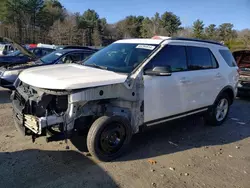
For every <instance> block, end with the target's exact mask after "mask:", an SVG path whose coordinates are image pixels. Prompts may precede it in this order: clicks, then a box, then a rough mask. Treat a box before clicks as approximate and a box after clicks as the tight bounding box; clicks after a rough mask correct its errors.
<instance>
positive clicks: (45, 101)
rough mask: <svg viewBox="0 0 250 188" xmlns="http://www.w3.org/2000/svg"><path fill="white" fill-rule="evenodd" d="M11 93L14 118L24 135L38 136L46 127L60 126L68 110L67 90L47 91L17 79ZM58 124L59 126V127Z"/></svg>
mask: <svg viewBox="0 0 250 188" xmlns="http://www.w3.org/2000/svg"><path fill="white" fill-rule="evenodd" d="M15 84H17V85H18V86H17V87H16V90H15V91H13V93H12V95H11V100H12V105H13V110H14V114H13V115H14V120H15V124H16V126H18V129H19V130H21V131H22V133H23V134H24V135H33V136H36V137H37V136H40V135H45V134H46V128H49V127H51V126H59V125H60V126H61V125H62V124H63V123H64V122H65V121H64V120H65V114H66V112H67V110H68V95H67V94H68V92H59V91H58V92H57V93H56V95H55V93H52V92H51V93H49V91H48V92H46V91H44V90H42V89H37V88H34V87H32V86H29V85H27V84H25V83H23V82H20V81H19V80H17V81H16V83H15ZM60 126H59V127H60Z"/></svg>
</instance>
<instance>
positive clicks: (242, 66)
mask: <svg viewBox="0 0 250 188" xmlns="http://www.w3.org/2000/svg"><path fill="white" fill-rule="evenodd" d="M233 56H234V58H235V60H236V62H237V65H238V67H239V74H240V78H239V83H238V96H239V97H240V96H250V50H241V51H235V52H233Z"/></svg>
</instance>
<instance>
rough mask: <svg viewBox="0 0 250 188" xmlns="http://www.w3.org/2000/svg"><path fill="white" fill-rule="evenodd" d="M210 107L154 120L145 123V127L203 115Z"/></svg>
mask: <svg viewBox="0 0 250 188" xmlns="http://www.w3.org/2000/svg"><path fill="white" fill-rule="evenodd" d="M209 107H210V106H208V107H204V108H200V109H196V110H192V111H188V112H184V113H181V114H176V115H173V116H169V117H165V118H160V119H156V120H152V121H149V122H145V123H144V126H146V127H149V126H152V125H157V124H161V123H164V122H168V121H172V120H176V119H180V118H184V117H187V116H191V115H194V114H199V113H203V112H205V111H207V110H208V109H209Z"/></svg>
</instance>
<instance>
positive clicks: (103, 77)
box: [19, 64, 127, 90]
mask: <svg viewBox="0 0 250 188" xmlns="http://www.w3.org/2000/svg"><path fill="white" fill-rule="evenodd" d="M126 78H127V76H126V75H124V74H119V73H115V72H112V71H107V70H102V69H97V68H92V67H87V66H83V65H77V64H62V65H47V66H40V67H34V68H29V69H27V70H24V71H23V72H21V74H20V75H19V79H20V80H21V81H23V82H24V83H26V84H29V85H31V86H34V87H38V88H45V89H60V90H63V89H80V88H87V87H96V86H103V85H109V84H117V83H123V82H125V80H126Z"/></svg>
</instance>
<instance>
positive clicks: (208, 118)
mask: <svg viewBox="0 0 250 188" xmlns="http://www.w3.org/2000/svg"><path fill="white" fill-rule="evenodd" d="M222 100H226V101H227V103H228V107H227V111H226V114H225V116H224V118H223V119H221V120H218V119H217V118H216V113H217V106H218V104H219V103H220V102H221V101H222ZM230 104H231V103H230V98H229V97H228V95H227V94H226V93H222V94H221V95H220V96H219V97H218V98H217V99H216V101H215V102H214V104H213V106H212V107H211V108H210V109H209V110H208V112H207V113H206V115H205V122H206V124H208V125H212V126H220V125H222V124H223V122H224V121H225V120H226V119H227V116H228V112H229V109H230Z"/></svg>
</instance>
